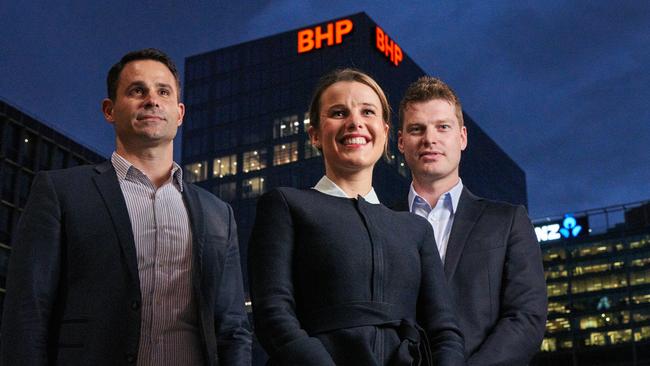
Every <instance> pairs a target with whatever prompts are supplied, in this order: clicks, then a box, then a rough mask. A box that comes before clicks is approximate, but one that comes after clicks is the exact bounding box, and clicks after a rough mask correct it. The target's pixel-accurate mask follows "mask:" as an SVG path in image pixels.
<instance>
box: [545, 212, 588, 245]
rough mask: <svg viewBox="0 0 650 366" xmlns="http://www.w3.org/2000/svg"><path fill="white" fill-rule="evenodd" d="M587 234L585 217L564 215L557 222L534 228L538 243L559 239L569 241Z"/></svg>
mask: <svg viewBox="0 0 650 366" xmlns="http://www.w3.org/2000/svg"><path fill="white" fill-rule="evenodd" d="M588 232H589V224H588V221H587V217H586V216H584V217H578V218H576V217H574V216H573V215H571V214H566V215H564V219H563V220H562V221H559V222H553V223H548V224H546V225H538V226H535V234H536V235H537V241H539V242H540V243H542V242H546V241H554V240H560V239H565V240H566V239H571V238H577V237H581V236H584V235H586V233H588Z"/></svg>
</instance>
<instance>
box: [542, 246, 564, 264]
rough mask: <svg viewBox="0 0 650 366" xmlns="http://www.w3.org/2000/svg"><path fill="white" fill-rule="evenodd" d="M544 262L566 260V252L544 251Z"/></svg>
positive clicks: (558, 249)
mask: <svg viewBox="0 0 650 366" xmlns="http://www.w3.org/2000/svg"><path fill="white" fill-rule="evenodd" d="M543 254H544V262H552V261H554V260H558V259H566V250H564V248H553V249H548V250H546V251H544V253H543Z"/></svg>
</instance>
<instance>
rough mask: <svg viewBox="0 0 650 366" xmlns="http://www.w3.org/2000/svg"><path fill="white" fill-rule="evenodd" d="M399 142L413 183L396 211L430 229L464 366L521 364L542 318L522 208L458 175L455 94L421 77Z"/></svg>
mask: <svg viewBox="0 0 650 366" xmlns="http://www.w3.org/2000/svg"><path fill="white" fill-rule="evenodd" d="M400 124H401V126H400V130H399V132H398V146H399V150H400V152H401V153H402V154H404V157H405V160H406V162H407V164H408V166H409V168H410V169H411V172H412V175H413V183H412V184H411V189H410V192H409V196H408V201H407V202H403V203H402V205H401V207H398V208H401V209H404V210H409V211H410V212H412V213H415V214H417V215H420V216H422V217H424V218H426V219H427V220H428V221H429V223H431V226H433V229H434V236H435V238H436V244H437V246H438V251H439V253H440V256H441V259H442V261H443V263H444V270H445V275H446V277H447V280H448V281H449V284H450V287H451V290H452V296H453V300H454V304H455V307H456V309H457V311H458V316H459V320H460V328H461V330H462V331H463V334H464V336H465V351H466V353H467V357H468V364H469V365H525V364H527V363H528V362H529V361H530V359H531V358H532V357H533V355H534V354H535V353H536V352H537V351H538V349H539V346H540V343H541V341H542V338H543V336H544V329H545V322H546V305H547V298H546V284H545V281H544V272H543V267H542V259H541V253H540V248H539V244H538V243H537V240H536V238H535V234H534V231H533V228H532V225H531V223H530V220H529V219H528V216H527V213H526V210H525V208H524V207H522V206H513V205H510V204H507V203H503V202H495V201H490V200H486V199H483V198H480V197H476V196H475V195H473V194H472V193H471V192H470V191H469V190H468V189H467V188H466V187H463V183H462V181H461V179H460V177H459V174H458V167H459V163H460V156H461V151H462V150H464V149H465V147H466V146H467V129H466V127H465V126H464V125H463V115H462V109H461V105H460V101H459V100H458V98H457V96H456V95H455V93H454V92H453V91H452V90H451V89H450V88H449V87H448V86H447V85H446V84H445V83H443V82H442V81H440V80H438V79H435V78H432V77H422V78H420V79H419V80H417V81H416V82H415V83H413V84H411V86H410V87H409V88H408V90H407V91H406V95H405V96H404V98H403V99H402V102H401V103H400Z"/></svg>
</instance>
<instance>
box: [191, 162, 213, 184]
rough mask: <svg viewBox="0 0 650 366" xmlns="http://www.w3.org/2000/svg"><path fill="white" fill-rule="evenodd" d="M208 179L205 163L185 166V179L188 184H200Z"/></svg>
mask: <svg viewBox="0 0 650 366" xmlns="http://www.w3.org/2000/svg"><path fill="white" fill-rule="evenodd" d="M207 178H208V166H207V164H206V163H205V161H202V162H199V163H194V164H187V165H185V179H186V180H187V181H188V182H190V183H194V182H200V181H202V180H206V179H207Z"/></svg>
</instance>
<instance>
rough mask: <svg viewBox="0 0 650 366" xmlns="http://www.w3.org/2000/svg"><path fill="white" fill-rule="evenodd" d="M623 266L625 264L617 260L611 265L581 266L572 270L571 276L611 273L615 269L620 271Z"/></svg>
mask: <svg viewBox="0 0 650 366" xmlns="http://www.w3.org/2000/svg"><path fill="white" fill-rule="evenodd" d="M624 264H625V263H624V262H623V261H622V260H619V261H616V262H613V263H600V264H588V265H583V266H576V267H575V268H574V269H573V275H575V276H578V275H583V274H588V273H598V272H605V271H611V270H615V269H621V268H623V266H624Z"/></svg>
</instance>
